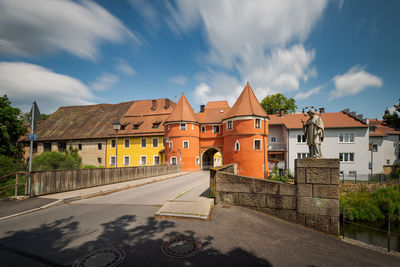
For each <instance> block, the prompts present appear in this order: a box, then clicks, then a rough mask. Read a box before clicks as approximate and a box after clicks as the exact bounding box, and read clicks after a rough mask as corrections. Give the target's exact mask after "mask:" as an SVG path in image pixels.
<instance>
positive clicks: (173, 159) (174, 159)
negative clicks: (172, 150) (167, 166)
mask: <svg viewBox="0 0 400 267" xmlns="http://www.w3.org/2000/svg"><path fill="white" fill-rule="evenodd" d="M176 164H177V160H176V157H171V165H176Z"/></svg>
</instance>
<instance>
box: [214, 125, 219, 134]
mask: <svg viewBox="0 0 400 267" xmlns="http://www.w3.org/2000/svg"><path fill="white" fill-rule="evenodd" d="M215 127H218V132H216V131H215ZM219 128H220V127H219V125H213V133H219V132H220V129H219Z"/></svg>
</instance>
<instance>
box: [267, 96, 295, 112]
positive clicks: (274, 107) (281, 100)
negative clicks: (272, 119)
mask: <svg viewBox="0 0 400 267" xmlns="http://www.w3.org/2000/svg"><path fill="white" fill-rule="evenodd" d="M260 104H261V106H262V107H263V108H264V109H265V111H266V112H267V114H276V113H278V112H279V110H280V109H284V110H285V113H294V112H296V109H297V105H296V101H295V100H294V99H293V98H292V97H291V98H286V97H285V96H284V95H283V94H281V93H277V94H274V95H268V96H266V97H265V98H264V99H263V100H262V101H261V103H260Z"/></svg>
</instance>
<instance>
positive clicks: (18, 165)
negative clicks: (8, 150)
mask: <svg viewBox="0 0 400 267" xmlns="http://www.w3.org/2000/svg"><path fill="white" fill-rule="evenodd" d="M23 169H24V164H23V163H22V162H18V161H16V160H15V159H13V158H11V157H7V156H4V155H0V177H1V176H4V175H7V174H10V173H13V172H16V171H22V170H23Z"/></svg>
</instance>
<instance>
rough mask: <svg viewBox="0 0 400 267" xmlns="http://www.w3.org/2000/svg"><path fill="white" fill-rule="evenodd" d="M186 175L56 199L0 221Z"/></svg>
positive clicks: (184, 173)
mask: <svg viewBox="0 0 400 267" xmlns="http://www.w3.org/2000/svg"><path fill="white" fill-rule="evenodd" d="M186 174H188V173H186V172H180V173H177V174H172V175H171V176H169V177H165V178H155V179H153V180H151V181H149V182H144V183H139V184H136V185H125V186H120V187H117V188H113V189H109V190H105V191H99V192H95V193H90V194H86V195H80V196H74V197H69V198H62V199H58V200H56V201H54V202H51V203H49V204H46V205H44V206H41V207H39V208H34V209H30V210H26V211H22V212H19V213H15V214H11V215H8V216H4V217H1V218H0V221H3V220H7V219H11V218H14V217H17V216H21V215H25V214H28V213H31V212H35V211H39V210H43V209H47V208H50V207H53V206H58V205H61V204H63V203H69V202H72V201H76V200H82V199H86V198H92V197H97V196H102V195H108V194H111V193H115V192H119V191H122V190H125V189H130V188H134V187H138V186H141V185H146V184H152V183H155V182H160V181H165V180H168V179H172V178H176V177H179V176H184V175H186ZM148 178H151V177H148Z"/></svg>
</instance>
